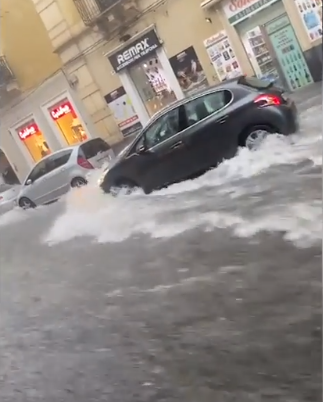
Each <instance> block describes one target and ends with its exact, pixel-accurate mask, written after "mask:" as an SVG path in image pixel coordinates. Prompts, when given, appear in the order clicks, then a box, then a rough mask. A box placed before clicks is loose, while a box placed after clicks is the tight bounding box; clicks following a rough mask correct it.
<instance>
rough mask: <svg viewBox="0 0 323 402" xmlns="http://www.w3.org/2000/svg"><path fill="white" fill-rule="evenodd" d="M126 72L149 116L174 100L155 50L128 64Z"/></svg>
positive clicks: (171, 89) (174, 97)
mask: <svg viewBox="0 0 323 402" xmlns="http://www.w3.org/2000/svg"><path fill="white" fill-rule="evenodd" d="M128 74H129V76H130V78H131V80H132V82H133V84H134V86H135V88H136V90H137V92H138V94H139V96H140V98H141V100H142V102H143V104H144V106H145V108H146V110H147V112H148V114H149V116H153V115H154V114H155V113H157V112H158V111H159V110H161V109H163V108H164V107H165V106H167V105H169V104H170V103H172V102H174V101H175V100H176V95H175V93H174V90H173V88H171V86H170V84H169V80H168V78H167V74H166V72H165V71H164V69H163V66H162V64H161V62H160V60H159V58H158V56H157V53H156V52H153V53H151V54H150V55H149V56H147V57H146V58H145V59H144V60H142V61H141V62H139V63H136V64H135V65H133V66H130V67H129V68H128Z"/></svg>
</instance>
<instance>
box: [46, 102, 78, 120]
mask: <svg viewBox="0 0 323 402" xmlns="http://www.w3.org/2000/svg"><path fill="white" fill-rule="evenodd" d="M69 113H72V114H73V117H75V112H74V109H73V107H72V105H71V103H70V102H64V103H62V104H61V105H59V106H58V107H55V108H54V109H52V110H51V111H50V115H51V116H52V118H53V119H54V120H57V119H59V118H61V117H63V116H65V115H67V114H69Z"/></svg>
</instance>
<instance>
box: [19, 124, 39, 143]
mask: <svg viewBox="0 0 323 402" xmlns="http://www.w3.org/2000/svg"><path fill="white" fill-rule="evenodd" d="M37 133H39V128H38V126H37V124H36V123H32V124H28V126H26V127H24V128H22V129H20V130H19V131H18V135H19V138H20V139H21V140H25V139H26V138H29V137H31V136H32V135H34V134H37Z"/></svg>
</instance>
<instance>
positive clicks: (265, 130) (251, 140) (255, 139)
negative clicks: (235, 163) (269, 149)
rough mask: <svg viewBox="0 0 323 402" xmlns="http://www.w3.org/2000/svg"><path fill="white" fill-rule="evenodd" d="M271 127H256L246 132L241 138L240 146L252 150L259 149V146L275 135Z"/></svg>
mask: <svg viewBox="0 0 323 402" xmlns="http://www.w3.org/2000/svg"><path fill="white" fill-rule="evenodd" d="M275 132H276V130H273V129H272V128H271V127H269V126H254V127H251V128H248V129H247V130H245V131H244V132H243V133H242V134H241V135H240V138H239V146H241V147H246V148H248V149H250V150H252V149H257V148H258V147H259V145H260V144H261V143H262V142H263V141H264V140H265V139H266V137H268V135H270V134H273V133H275Z"/></svg>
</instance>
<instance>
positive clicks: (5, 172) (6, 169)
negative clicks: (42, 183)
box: [0, 148, 19, 185]
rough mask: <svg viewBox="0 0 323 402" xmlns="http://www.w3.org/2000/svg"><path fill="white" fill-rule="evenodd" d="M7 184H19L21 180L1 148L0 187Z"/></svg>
mask: <svg viewBox="0 0 323 402" xmlns="http://www.w3.org/2000/svg"><path fill="white" fill-rule="evenodd" d="M2 183H5V184H19V179H18V177H17V175H16V172H15V171H14V169H13V167H12V166H11V164H10V162H9V160H8V158H7V156H6V154H5V153H4V151H3V150H2V149H1V148H0V185H1V184H2Z"/></svg>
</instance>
